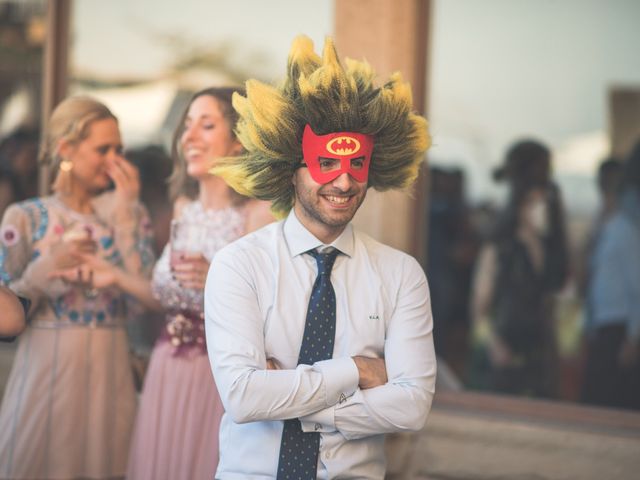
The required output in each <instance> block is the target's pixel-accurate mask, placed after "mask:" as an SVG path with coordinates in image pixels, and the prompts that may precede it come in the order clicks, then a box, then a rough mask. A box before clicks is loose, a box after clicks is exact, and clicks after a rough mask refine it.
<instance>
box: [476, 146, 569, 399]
mask: <svg viewBox="0 0 640 480" xmlns="http://www.w3.org/2000/svg"><path fill="white" fill-rule="evenodd" d="M550 161H551V155H550V152H549V150H548V148H547V147H546V146H544V145H543V144H541V143H539V142H537V141H533V140H524V141H520V142H517V143H515V144H514V145H512V146H511V148H510V149H509V150H508V152H507V156H506V162H505V165H504V166H503V167H502V168H500V169H498V170H497V171H496V173H495V177H496V179H497V180H504V181H506V182H507V183H508V186H509V197H508V203H507V205H506V207H505V208H504V210H503V211H502V212H501V213H500V214H499V215H498V218H497V221H496V225H495V228H494V229H493V232H492V233H491V234H490V236H489V239H488V241H487V244H486V245H485V246H484V248H483V250H482V252H481V254H480V257H479V259H478V264H477V266H476V272H475V279H474V293H473V301H472V316H473V319H474V328H475V333H476V341H479V342H480V345H481V346H482V347H483V348H486V350H487V353H488V367H489V372H488V373H489V375H488V378H489V385H488V386H489V387H490V388H491V389H492V390H494V391H498V392H504V393H510V394H520V395H529V396H535V397H555V396H556V394H557V379H556V373H555V371H556V370H557V353H556V340H555V322H554V294H556V293H557V292H559V291H560V290H561V289H562V287H563V286H564V285H565V282H566V280H567V276H568V273H569V268H568V246H567V238H566V227H565V219H564V207H563V204H562V201H561V198H560V192H559V190H558V188H557V186H556V185H555V184H554V183H553V182H552V181H551V174H550Z"/></svg>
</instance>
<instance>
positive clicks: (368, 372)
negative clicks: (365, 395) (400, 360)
mask: <svg viewBox="0 0 640 480" xmlns="http://www.w3.org/2000/svg"><path fill="white" fill-rule="evenodd" d="M353 361H354V362H356V367H358V375H359V376H360V380H359V381H358V386H359V387H360V388H361V389H363V390H365V389H367V388H374V387H379V386H380V385H384V384H385V383H387V366H386V365H385V363H384V358H369V357H353Z"/></svg>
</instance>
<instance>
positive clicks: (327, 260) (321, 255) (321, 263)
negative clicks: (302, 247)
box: [309, 248, 340, 275]
mask: <svg viewBox="0 0 640 480" xmlns="http://www.w3.org/2000/svg"><path fill="white" fill-rule="evenodd" d="M339 253H340V251H339V250H337V249H335V248H334V249H331V250H330V251H324V252H318V251H317V250H309V254H310V255H311V256H312V257H313V258H315V259H316V263H317V264H318V275H331V269H332V268H333V264H334V263H335V261H336V257H337V256H338V254H339Z"/></svg>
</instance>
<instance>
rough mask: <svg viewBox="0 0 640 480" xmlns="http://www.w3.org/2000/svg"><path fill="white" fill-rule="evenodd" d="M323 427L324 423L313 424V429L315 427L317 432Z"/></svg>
mask: <svg viewBox="0 0 640 480" xmlns="http://www.w3.org/2000/svg"><path fill="white" fill-rule="evenodd" d="M321 428H322V425H320V424H319V423H316V424H315V425H314V426H313V429H314V430H315V431H316V432H317V431H318V430H320V429H321Z"/></svg>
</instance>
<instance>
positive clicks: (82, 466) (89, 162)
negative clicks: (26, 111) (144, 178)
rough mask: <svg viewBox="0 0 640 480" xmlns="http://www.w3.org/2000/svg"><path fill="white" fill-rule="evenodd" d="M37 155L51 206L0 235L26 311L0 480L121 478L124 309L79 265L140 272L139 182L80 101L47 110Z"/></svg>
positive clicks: (143, 236)
mask: <svg viewBox="0 0 640 480" xmlns="http://www.w3.org/2000/svg"><path fill="white" fill-rule="evenodd" d="M44 145H45V147H44V149H43V153H42V155H41V156H42V158H43V160H45V161H47V162H48V163H49V165H50V166H51V170H52V172H54V175H55V179H54V183H53V190H54V194H53V195H51V196H46V197H39V198H33V199H30V200H25V201H23V202H19V203H16V204H13V205H11V206H10V207H9V208H8V209H7V210H6V212H5V214H4V217H3V220H2V227H1V228H0V284H2V285H6V286H7V287H9V288H10V289H11V290H12V291H13V292H15V293H16V294H18V295H20V296H23V297H27V298H29V299H30V300H31V302H32V304H31V307H30V309H29V312H28V316H29V325H28V326H27V327H26V330H25V331H24V332H23V333H22V334H21V335H20V337H19V344H18V348H17V352H16V356H15V359H14V362H13V367H12V369H11V374H10V376H9V380H8V382H7V386H6V389H5V395H4V399H3V403H2V408H1V409H0V479H35V478H37V479H60V480H62V479H79V478H91V479H114V478H122V477H123V476H124V474H125V470H126V465H127V457H128V453H129V440H130V437H131V432H132V423H133V421H134V416H135V409H136V394H135V390H134V384H133V378H132V374H131V368H130V364H129V346H128V340H127V334H126V331H125V328H124V327H125V322H126V320H127V317H130V316H131V315H132V310H131V307H132V304H131V303H129V302H128V301H127V299H128V297H126V296H125V295H123V292H122V290H121V289H118V288H116V287H115V286H108V287H107V286H105V287H104V288H102V286H101V285H99V284H97V283H95V282H94V276H93V272H92V270H91V269H90V268H88V267H87V266H86V265H85V258H86V259H95V261H96V262H102V263H105V264H107V265H117V266H118V268H120V269H122V270H123V271H127V272H129V274H133V275H137V276H140V277H141V278H143V277H144V274H145V273H147V274H149V273H150V272H151V268H152V266H153V261H154V257H153V253H152V243H151V231H150V229H149V222H148V219H147V217H146V214H145V211H144V209H143V208H142V206H141V205H140V204H139V202H138V201H137V195H138V190H139V183H138V175H137V172H136V170H135V169H134V168H133V166H132V165H130V164H129V163H128V162H127V161H126V160H125V159H124V158H123V157H122V153H121V152H122V144H121V140H120V131H119V129H118V123H117V120H116V118H115V117H114V116H113V114H112V113H111V112H110V111H109V110H108V109H107V107H105V106H104V105H102V104H101V103H99V102H97V101H95V100H93V99H91V98H88V97H71V98H68V99H66V100H64V101H63V102H62V103H61V104H60V105H58V107H56V109H55V110H54V112H53V114H52V116H51V119H50V121H49V129H48V132H47V137H46V142H45V143H44ZM111 183H113V184H115V189H114V190H113V191H108V192H105V191H106V190H107V189H108V187H109V186H110V184H111ZM57 270H64V271H68V272H69V276H68V278H67V280H68V281H67V282H63V281H62V280H61V279H59V278H56V279H53V278H52V274H53V273H54V272H55V271H57ZM79 272H82V274H80V273H79Z"/></svg>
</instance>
